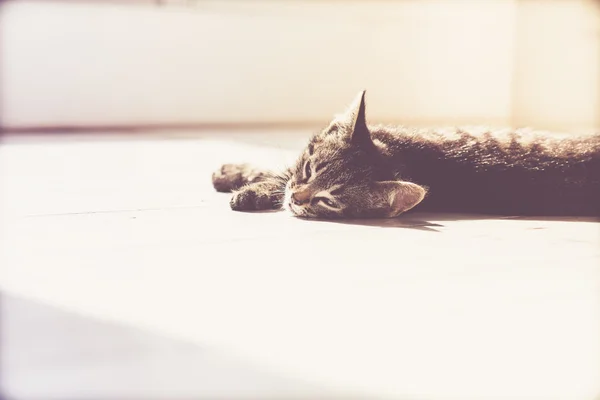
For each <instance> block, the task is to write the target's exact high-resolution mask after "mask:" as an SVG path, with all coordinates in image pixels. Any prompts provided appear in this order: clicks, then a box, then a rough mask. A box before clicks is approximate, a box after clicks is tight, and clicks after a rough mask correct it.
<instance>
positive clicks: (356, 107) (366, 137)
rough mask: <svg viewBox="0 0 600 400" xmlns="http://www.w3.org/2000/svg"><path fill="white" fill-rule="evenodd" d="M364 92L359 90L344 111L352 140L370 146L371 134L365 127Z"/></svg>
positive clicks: (371, 143)
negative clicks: (350, 129)
mask: <svg viewBox="0 0 600 400" xmlns="http://www.w3.org/2000/svg"><path fill="white" fill-rule="evenodd" d="M365 93H366V90H363V91H361V92H360V93H359V94H358V96H356V98H355V99H354V101H353V102H352V105H351V106H350V108H349V109H348V111H347V112H346V115H347V116H348V119H349V121H350V127H351V128H352V142H354V143H356V144H358V145H366V146H372V145H373V142H372V141H371V134H370V133H369V128H367V119H366V114H365Z"/></svg>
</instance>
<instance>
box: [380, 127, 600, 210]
mask: <svg viewBox="0 0 600 400" xmlns="http://www.w3.org/2000/svg"><path fill="white" fill-rule="evenodd" d="M370 132H371V136H372V138H373V140H374V142H375V143H376V144H377V143H378V142H379V141H380V142H382V143H383V144H385V147H387V151H386V152H387V153H389V154H390V159H391V161H390V166H391V167H392V168H393V169H394V170H395V172H397V173H398V174H399V176H398V177H399V178H400V179H403V180H407V181H410V182H414V183H417V184H419V185H423V186H426V187H428V188H429V194H428V195H427V196H426V197H425V198H424V199H423V201H422V202H421V203H420V204H419V205H418V209H419V210H422V211H425V210H427V211H445V212H470V213H486V214H504V215H600V137H599V136H598V135H596V136H579V137H567V138H565V137H564V136H560V135H557V134H553V133H550V132H535V131H528V130H517V131H510V130H495V131H493V130H492V131H490V130H486V129H482V128H471V129H469V128H465V129H459V128H453V129H444V130H438V131H436V130H414V129H413V130H411V129H408V128H389V127H370Z"/></svg>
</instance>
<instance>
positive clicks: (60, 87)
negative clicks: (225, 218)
mask: <svg viewBox="0 0 600 400" xmlns="http://www.w3.org/2000/svg"><path fill="white" fill-rule="evenodd" d="M0 18H1V27H0V29H1V32H0V33H1V37H0V46H1V47H0V52H1V53H0V55H1V59H0V68H1V69H0V84H1V86H0V104H1V109H0V117H1V122H0V125H1V126H2V127H3V128H4V129H28V128H37V127H64V126H71V127H102V126H135V125H146V126H148V125H156V124H160V125H174V126H175V125H186V124H188V125H196V124H197V125H198V126H203V125H208V124H217V125H219V124H224V125H228V124H241V125H252V124H256V123H267V124H279V125H286V124H298V123H301V124H307V125H312V124H315V125H320V124H323V123H324V122H325V121H327V120H328V119H329V118H330V117H331V116H332V115H333V114H334V113H336V112H339V111H341V110H343V108H344V107H345V106H346V105H347V103H349V102H350V101H351V99H352V97H353V96H354V95H355V94H356V92H358V90H360V89H363V88H366V89H367V91H368V103H369V110H368V116H369V118H370V120H371V121H372V122H390V123H404V124H415V125H445V124H490V125H498V126H499V125H506V126H535V127H537V128H543V129H555V130H569V131H582V130H600V2H599V1H597V0H537V1H536V0H484V1H482V0H471V1H468V0H439V1H434V0H398V1H393V0H389V1H381V0H370V1H367V0H362V1H361V0H352V1H342V0H322V1H309V0H304V1H301V0H289V1H270V0H264V1H262V0H245V1H239V0H225V1H217V0H197V1H182V0H178V1H174V0H173V1H170V0H162V1H156V0H137V1H136V0H128V1H125V0H124V1H116V0H115V1H84V0H72V1H48V0H46V1H31V0H8V1H4V2H3V4H2V10H1V14H0Z"/></svg>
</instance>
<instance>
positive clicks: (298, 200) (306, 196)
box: [290, 190, 312, 206]
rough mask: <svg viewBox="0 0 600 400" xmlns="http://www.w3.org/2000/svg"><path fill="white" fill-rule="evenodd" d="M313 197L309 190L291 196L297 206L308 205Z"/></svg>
mask: <svg viewBox="0 0 600 400" xmlns="http://www.w3.org/2000/svg"><path fill="white" fill-rule="evenodd" d="M311 197H312V196H311V193H310V192H309V191H308V190H302V191H297V192H294V193H292V195H291V196H290V200H291V202H292V203H294V204H295V205H297V206H300V205H302V204H306V203H308V202H309V201H310V198H311Z"/></svg>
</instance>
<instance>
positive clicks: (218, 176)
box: [212, 164, 264, 192]
mask: <svg viewBox="0 0 600 400" xmlns="http://www.w3.org/2000/svg"><path fill="white" fill-rule="evenodd" d="M263 176H264V173H263V172H261V171H258V170H256V169H255V168H252V166H250V165H249V164H224V165H223V166H222V167H221V168H219V169H218V170H217V171H215V172H214V173H213V174H212V183H213V186H214V188H215V189H216V190H217V192H231V191H232V190H236V189H239V188H241V187H242V186H244V185H245V184H247V183H253V182H257V181H259V180H260V179H261V178H262V177H263Z"/></svg>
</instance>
